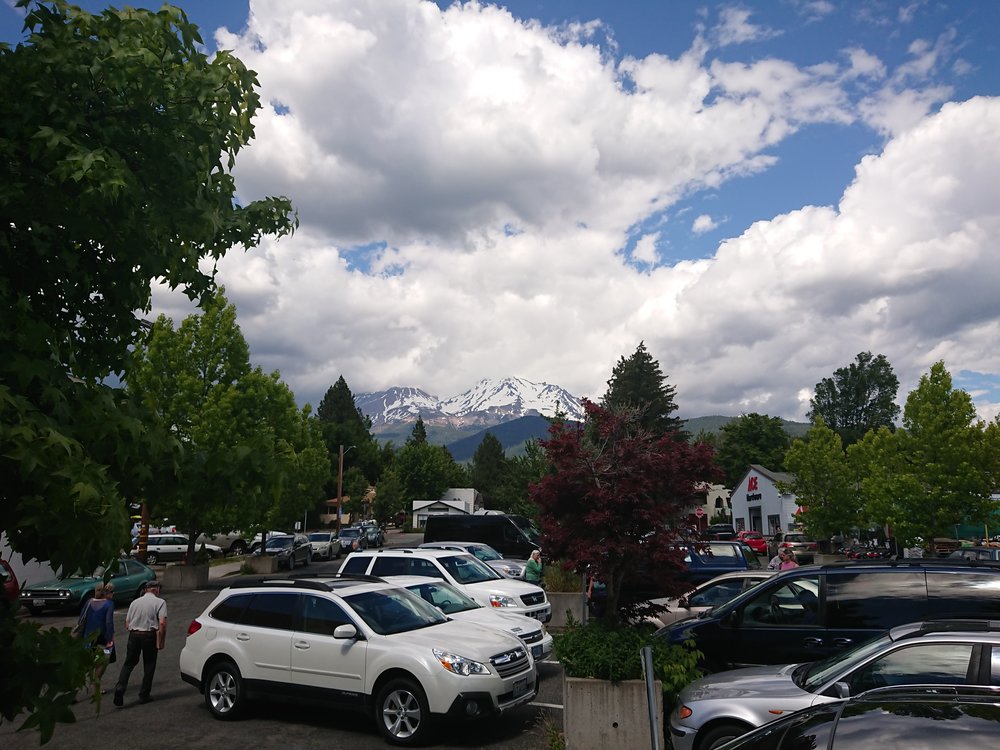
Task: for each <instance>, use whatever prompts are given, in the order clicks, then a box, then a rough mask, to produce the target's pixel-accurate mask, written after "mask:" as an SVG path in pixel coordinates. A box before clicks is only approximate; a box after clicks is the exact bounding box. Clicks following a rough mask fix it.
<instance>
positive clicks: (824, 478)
mask: <svg viewBox="0 0 1000 750" xmlns="http://www.w3.org/2000/svg"><path fill="white" fill-rule="evenodd" d="M785 468H786V469H787V470H788V471H790V472H791V473H792V474H794V475H795V480H794V481H793V482H792V484H791V490H792V492H793V493H794V494H795V496H796V498H797V501H798V504H799V505H800V506H802V508H804V511H803V513H802V514H801V516H800V518H801V520H802V522H803V524H804V525H805V529H806V533H807V534H808V535H809V536H810V537H811V538H812V539H829V538H830V537H831V536H833V535H834V534H837V533H838V532H844V531H848V530H850V529H852V528H855V527H859V526H860V525H861V523H860V517H859V511H860V498H859V496H858V482H857V477H856V475H855V474H854V472H853V471H852V469H851V466H850V464H849V463H848V461H847V454H846V453H845V452H844V447H843V443H842V442H841V440H840V435H838V434H837V433H836V432H834V431H833V430H831V429H830V428H829V427H827V426H826V424H824V422H823V418H822V417H816V419H815V421H814V422H813V426H812V427H811V428H810V429H809V432H808V433H807V434H806V438H805V440H801V439H800V440H794V441H792V445H791V447H790V448H789V449H788V453H786V454H785Z"/></svg>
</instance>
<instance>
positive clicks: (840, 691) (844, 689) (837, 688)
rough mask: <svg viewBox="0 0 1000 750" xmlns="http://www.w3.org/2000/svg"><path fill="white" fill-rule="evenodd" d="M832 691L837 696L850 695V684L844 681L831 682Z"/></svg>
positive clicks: (846, 696) (847, 696) (848, 696)
mask: <svg viewBox="0 0 1000 750" xmlns="http://www.w3.org/2000/svg"><path fill="white" fill-rule="evenodd" d="M833 691H834V692H835V693H836V694H837V697H838V698H850V697H851V686H850V685H848V684H847V683H846V682H835V683H833Z"/></svg>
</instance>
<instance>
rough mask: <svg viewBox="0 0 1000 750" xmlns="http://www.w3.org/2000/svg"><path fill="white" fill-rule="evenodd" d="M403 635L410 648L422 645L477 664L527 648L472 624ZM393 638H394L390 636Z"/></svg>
mask: <svg viewBox="0 0 1000 750" xmlns="http://www.w3.org/2000/svg"><path fill="white" fill-rule="evenodd" d="M397 635H401V636H404V637H405V638H406V642H407V644H409V645H412V644H423V645H424V646H426V647H427V648H428V649H432V648H439V649H442V650H444V651H448V652H449V653H453V654H457V655H459V656H464V657H466V658H469V659H475V660H476V661H482V662H488V661H489V659H490V657H491V656H496V655H497V654H501V653H503V652H504V651H510V650H512V649H515V648H520V649H524V644H523V643H521V641H519V640H518V639H517V638H515V637H514V636H512V635H507V634H506V633H501V632H500V631H499V630H497V629H496V628H487V627H483V626H481V625H478V624H476V623H472V622H468V621H466V622H459V621H458V620H450V621H448V622H445V623H442V624H440V625H433V626H431V627H429V628H421V629H420V630H410V631H408V632H406V633H399V634H397ZM388 637H389V638H392V637H393V636H388Z"/></svg>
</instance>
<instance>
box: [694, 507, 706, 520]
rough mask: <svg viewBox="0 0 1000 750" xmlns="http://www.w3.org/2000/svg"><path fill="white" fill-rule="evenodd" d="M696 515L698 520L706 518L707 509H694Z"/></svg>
mask: <svg viewBox="0 0 1000 750" xmlns="http://www.w3.org/2000/svg"><path fill="white" fill-rule="evenodd" d="M694 514H695V515H696V516H697V517H698V518H701V517H702V516H704V515H705V509H704V508H700V507H699V508H695V509H694Z"/></svg>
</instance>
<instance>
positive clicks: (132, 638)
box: [114, 580, 167, 706]
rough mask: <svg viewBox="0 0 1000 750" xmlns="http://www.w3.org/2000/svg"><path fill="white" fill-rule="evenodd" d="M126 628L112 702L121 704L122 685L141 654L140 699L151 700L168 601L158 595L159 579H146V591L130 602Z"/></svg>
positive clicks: (163, 642) (147, 701)
mask: <svg viewBox="0 0 1000 750" xmlns="http://www.w3.org/2000/svg"><path fill="white" fill-rule="evenodd" d="M125 629H126V630H127V631H128V647H127V649H126V652H125V662H124V663H123V664H122V669H121V672H119V674H118V683H117V684H116V685H115V698H114V704H115V705H116V706H122V705H123V704H124V702H125V689H126V688H127V687H128V680H129V677H130V676H131V675H132V670H133V669H135V665H136V664H138V663H139V657H140V656H142V685H141V686H140V687H139V703H149V702H150V701H151V700H153V699H152V697H151V696H150V691H151V690H152V688H153V675H154V674H155V673H156V656H157V654H158V653H159V652H160V650H162V649H163V647H164V646H165V645H166V642H167V603H166V602H165V601H163V600H162V599H161V598H160V582H159V581H155V580H154V581H150V582H149V583H147V584H146V592H145V593H144V594H143V595H142V596H140V597H139V598H138V599H136V600H135V601H134V602H132V604H131V606H129V608H128V614H126V615H125Z"/></svg>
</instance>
